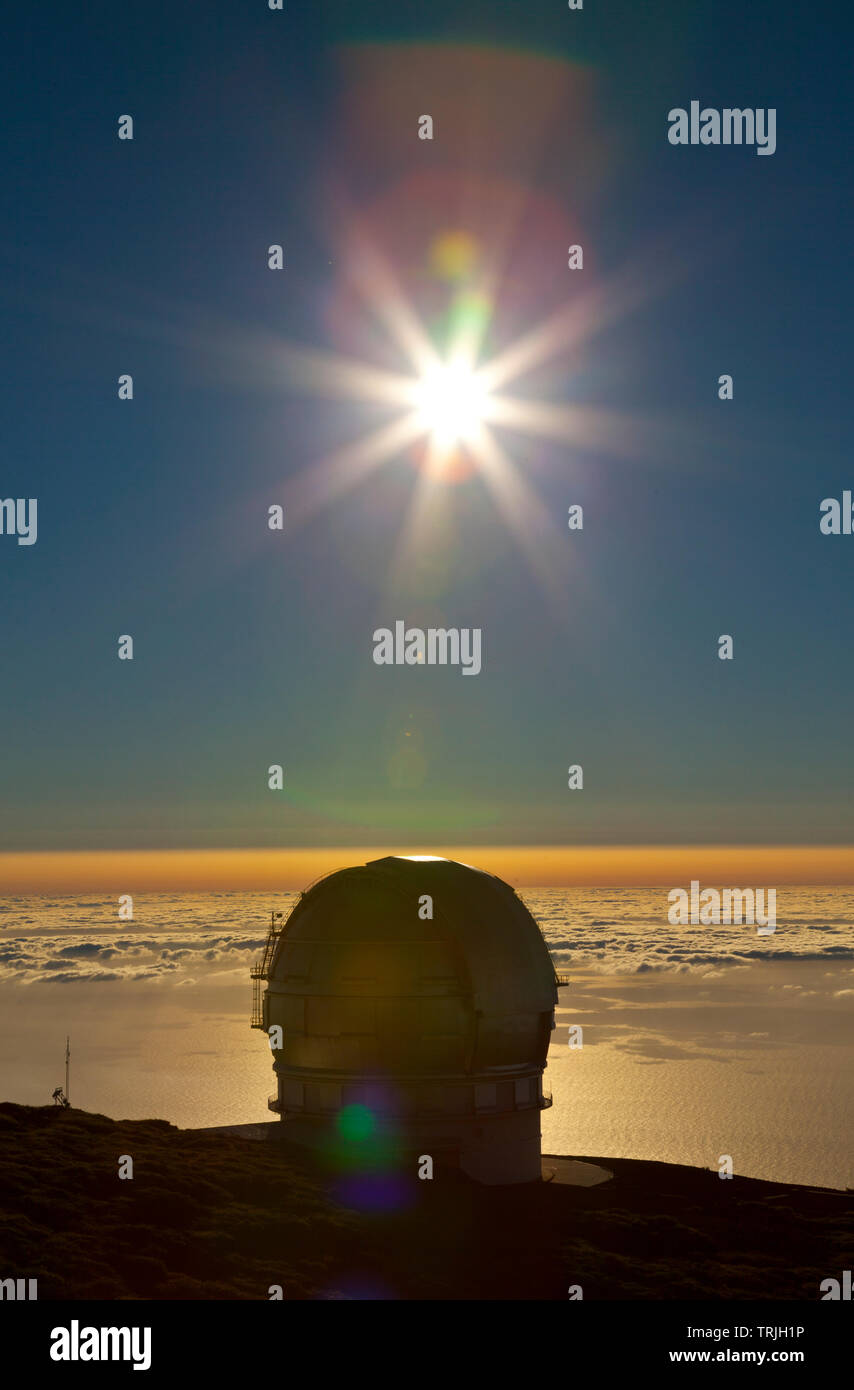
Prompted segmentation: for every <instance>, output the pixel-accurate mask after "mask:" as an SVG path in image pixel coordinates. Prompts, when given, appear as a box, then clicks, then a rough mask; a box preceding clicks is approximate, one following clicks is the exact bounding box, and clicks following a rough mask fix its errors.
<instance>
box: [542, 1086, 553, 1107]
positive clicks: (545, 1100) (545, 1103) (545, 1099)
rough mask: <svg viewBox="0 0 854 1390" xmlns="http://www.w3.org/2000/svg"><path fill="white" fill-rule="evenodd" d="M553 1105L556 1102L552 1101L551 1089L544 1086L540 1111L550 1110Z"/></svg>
mask: <svg viewBox="0 0 854 1390" xmlns="http://www.w3.org/2000/svg"><path fill="white" fill-rule="evenodd" d="M553 1104H554V1101H553V1099H552V1093H551V1087H549V1086H544V1087H543V1089H542V1093H541V1095H540V1109H541V1110H548V1109H549V1107H550V1106H551V1105H553Z"/></svg>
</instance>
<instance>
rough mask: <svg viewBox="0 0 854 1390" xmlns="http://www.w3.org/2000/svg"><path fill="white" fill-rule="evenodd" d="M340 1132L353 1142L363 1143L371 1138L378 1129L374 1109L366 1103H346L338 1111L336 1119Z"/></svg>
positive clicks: (349, 1141)
mask: <svg viewBox="0 0 854 1390" xmlns="http://www.w3.org/2000/svg"><path fill="white" fill-rule="evenodd" d="M336 1124H337V1127H338V1133H339V1134H340V1135H341V1138H342V1139H346V1140H347V1142H348V1143H351V1144H362V1143H364V1142H365V1140H366V1139H370V1138H371V1137H372V1135H373V1133H374V1130H375V1129H376V1119H375V1117H374V1114H373V1111H371V1110H369V1109H368V1107H367V1106H366V1105H345V1106H344V1108H343V1110H339V1111H338V1118H337V1120H336Z"/></svg>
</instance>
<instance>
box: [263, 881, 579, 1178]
mask: <svg viewBox="0 0 854 1390" xmlns="http://www.w3.org/2000/svg"><path fill="white" fill-rule="evenodd" d="M254 973H255V975H256V978H262V979H265V980H266V981H267V989H266V993H265V995H264V998H263V1005H262V1007H261V1008H260V1010H259V1017H258V1018H257V1019H256V1020H253V1021H255V1022H256V1024H257V1026H261V1027H263V1028H264V1029H265V1030H266V1031H269V1030H270V1029H271V1028H273V1027H274V1026H275V1025H279V1027H280V1028H281V1035H279V1034H278V1033H277V1034H276V1041H280V1046H278V1047H276V1046H274V1058H275V1061H274V1071H275V1073H276V1077H277V1093H276V1095H275V1096H274V1097H271V1101H270V1105H271V1108H272V1109H274V1110H276V1111H277V1112H278V1113H279V1114H280V1115H281V1116H282V1118H283V1120H285V1121H287V1122H288V1124H289V1126H290V1132H291V1134H292V1136H293V1137H294V1138H298V1139H301V1140H303V1141H305V1142H313V1140H314V1139H316V1138H317V1137H318V1136H320V1135H321V1134H322V1133H323V1131H324V1128H328V1126H329V1124H330V1122H334V1120H335V1117H336V1116H337V1115H338V1113H339V1112H340V1111H341V1110H342V1109H343V1108H344V1107H347V1106H349V1105H361V1106H365V1107H367V1108H368V1109H369V1110H370V1111H371V1112H372V1115H373V1116H375V1117H376V1121H377V1123H378V1124H379V1125H380V1126H382V1127H384V1128H385V1129H386V1130H387V1131H388V1132H392V1133H394V1134H396V1135H397V1136H398V1137H399V1138H400V1139H401V1140H402V1141H403V1142H404V1144H406V1143H411V1144H413V1145H415V1146H417V1147H420V1148H422V1149H424V1150H425V1151H426V1152H429V1153H431V1154H434V1155H436V1154H440V1155H441V1157H442V1159H443V1160H445V1161H446V1162H450V1163H454V1164H457V1165H459V1166H460V1167H462V1168H463V1169H464V1170H465V1171H467V1172H469V1173H470V1174H471V1175H472V1176H473V1177H476V1178H479V1179H480V1180H481V1181H484V1182H522V1181H533V1180H536V1179H538V1178H539V1177H540V1110H541V1109H542V1107H543V1106H544V1104H548V1103H549V1101H548V1100H547V1099H545V1098H544V1095H543V1087H542V1073H543V1069H544V1067H545V1065H546V1054H547V1051H548V1046H549V1040H550V1035H551V1030H552V1028H553V1026H554V1008H555V1003H556V1000H557V982H556V977H555V971H554V967H553V965H552V961H551V957H550V955H549V952H548V949H547V947H546V945H545V942H544V940H543V937H542V933H541V932H540V929H539V927H538V925H537V923H536V921H535V920H534V918H533V917H532V916H531V914H530V913H529V912H528V910H527V908H526V907H525V906H524V904H523V903H522V902H521V900H520V899H519V898H518V897H517V896H516V894H515V893H514V891H513V889H512V888H511V887H510V886H509V885H508V884H506V883H504V882H503V881H502V880H501V879H499V878H496V877H495V876H494V875H492V874H488V873H484V872H482V871H481V870H479V869H475V868H472V867H471V866H470V865H467V864H459V863H455V862H454V861H452V860H448V859H435V858H428V857H419V856H416V857H411V858H404V857H397V856H389V857H387V858H384V859H376V860H373V861H372V862H370V863H368V864H363V865H358V866H354V867H352V868H348V869H342V870H340V871H339V872H337V873H333V874H330V875H329V876H328V877H326V878H324V879H321V880H320V882H318V883H316V884H314V885H313V886H312V887H311V888H309V889H308V890H307V891H306V892H305V893H303V894H302V895H301V896H300V899H299V902H298V903H297V904H296V906H295V907H294V909H293V911H292V912H291V914H290V916H289V917H288V919H287V922H286V923H285V924H284V926H282V925H281V924H279V925H277V924H276V922H275V921H274V923H273V927H272V928H271V933H270V940H269V941H268V943H267V952H266V954H265V959H264V961H263V962H262V963H260V964H259V966H258V967H256V971H255V972H254ZM271 1045H273V1038H272V1036H271ZM429 1145H432V1146H433V1147H432V1148H430V1147H428V1146H429Z"/></svg>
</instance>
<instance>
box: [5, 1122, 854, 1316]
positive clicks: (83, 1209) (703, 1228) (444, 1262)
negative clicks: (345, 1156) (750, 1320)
mask: <svg viewBox="0 0 854 1390" xmlns="http://www.w3.org/2000/svg"><path fill="white" fill-rule="evenodd" d="M121 1154H130V1155H132V1157H133V1160H134V1178H133V1181H120V1180H119V1178H118V1160H119V1156H120V1155H121ZM597 1161H599V1162H602V1163H604V1164H606V1165H607V1166H608V1167H609V1168H610V1169H611V1170H612V1171H613V1172H614V1179H613V1181H612V1182H609V1183H606V1184H604V1185H602V1186H600V1187H594V1188H577V1187H566V1186H557V1185H554V1184H542V1185H540V1186H538V1187H524V1188H505V1189H497V1188H491V1189H490V1188H480V1187H477V1186H476V1185H474V1184H472V1183H469V1182H468V1181H467V1180H465V1179H464V1178H460V1177H458V1176H456V1175H441V1174H438V1175H437V1177H436V1178H435V1179H434V1180H433V1181H432V1182H419V1181H417V1179H416V1178H415V1177H414V1171H415V1170H414V1165H412V1164H410V1165H408V1168H407V1176H406V1177H405V1178H404V1179H402V1184H403V1192H404V1197H405V1200H406V1205H405V1206H404V1207H402V1208H401V1209H398V1210H397V1211H395V1212H394V1213H391V1214H389V1213H386V1214H381V1215H378V1214H369V1213H360V1212H358V1211H355V1210H352V1209H347V1208H345V1207H343V1206H341V1205H340V1204H339V1203H338V1202H336V1201H335V1200H334V1199H333V1198H332V1197H331V1196H330V1191H331V1190H332V1189H333V1188H334V1186H335V1184H336V1181H337V1178H336V1175H335V1174H334V1173H333V1172H331V1171H330V1170H328V1169H322V1170H318V1169H317V1168H315V1169H313V1170H312V1168H310V1167H309V1166H308V1165H307V1162H306V1159H305V1158H304V1156H302V1154H301V1152H300V1151H299V1150H297V1149H292V1148H291V1147H290V1146H286V1145H284V1144H281V1143H277V1142H274V1143H258V1142H252V1141H249V1140H246V1139H239V1138H231V1137H228V1136H223V1135H216V1134H205V1133H204V1132H200V1131H193V1130H179V1129H176V1128H175V1127H174V1126H172V1125H169V1124H167V1123H166V1122H165V1121H160V1120H145V1121H122V1122H116V1121H113V1120H109V1119H106V1118H105V1117H104V1116H101V1115H90V1114H86V1113H84V1112H82V1111H77V1110H71V1111H60V1110H55V1109H53V1108H52V1107H41V1108H34V1107H29V1106H19V1105H9V1104H0V1194H2V1195H0V1278H7V1277H15V1276H17V1277H30V1278H32V1277H35V1278H38V1281H39V1297H40V1298H42V1299H50V1298H54V1299H63V1298H70V1299H76V1298H173V1299H181V1298H202V1299H216V1298H253V1299H255V1298H266V1297H267V1296H268V1294H267V1290H268V1287H269V1286H270V1285H271V1284H281V1285H282V1286H283V1292H284V1296H285V1298H318V1297H320V1298H324V1297H326V1298H329V1297H333V1298H334V1297H358V1296H365V1294H366V1293H367V1294H373V1295H374V1296H376V1295H377V1294H380V1295H383V1296H390V1297H396V1298H514V1299H519V1298H540V1299H550V1298H554V1299H561V1300H565V1299H566V1297H567V1288H568V1286H569V1285H570V1284H581V1285H582V1287H583V1290H584V1297H585V1298H588V1299H589V1298H596V1299H611V1298H652V1299H669V1298H691V1299H695V1298H725V1299H729V1298H791V1299H816V1298H818V1297H819V1287H818V1286H819V1283H820V1282H821V1280H822V1279H825V1278H828V1277H837V1278H838V1277H840V1273H841V1270H842V1269H843V1268H850V1267H851V1254H852V1249H854V1239H852V1237H854V1198H852V1196H851V1194H845V1193H835V1192H830V1191H825V1190H818V1189H810V1188H803V1187H792V1186H787V1185H785V1184H778V1183H767V1182H759V1181H756V1180H753V1179H747V1178H735V1179H733V1180H732V1181H730V1182H722V1181H721V1180H720V1179H719V1178H718V1177H717V1175H716V1174H715V1173H711V1172H705V1171H703V1170H702V1169H694V1168H680V1167H675V1166H672V1165H669V1164H663V1163H641V1162H635V1161H632V1160H627V1159H600V1160H597Z"/></svg>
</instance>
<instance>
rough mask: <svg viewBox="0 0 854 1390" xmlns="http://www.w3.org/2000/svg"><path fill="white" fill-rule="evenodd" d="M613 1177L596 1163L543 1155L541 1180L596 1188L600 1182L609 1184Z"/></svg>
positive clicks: (554, 1155) (569, 1185)
mask: <svg viewBox="0 0 854 1390" xmlns="http://www.w3.org/2000/svg"><path fill="white" fill-rule="evenodd" d="M613 1176H614V1174H613V1173H612V1172H610V1171H609V1170H608V1169H607V1168H600V1167H599V1164H598V1163H585V1162H584V1161H583V1160H582V1159H579V1158H560V1157H559V1156H558V1155H556V1154H543V1179H544V1181H545V1182H557V1183H560V1184H561V1186H564V1185H565V1186H568V1187H596V1186H597V1184H598V1183H600V1182H609V1181H610V1179H611V1178H612V1177H613Z"/></svg>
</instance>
